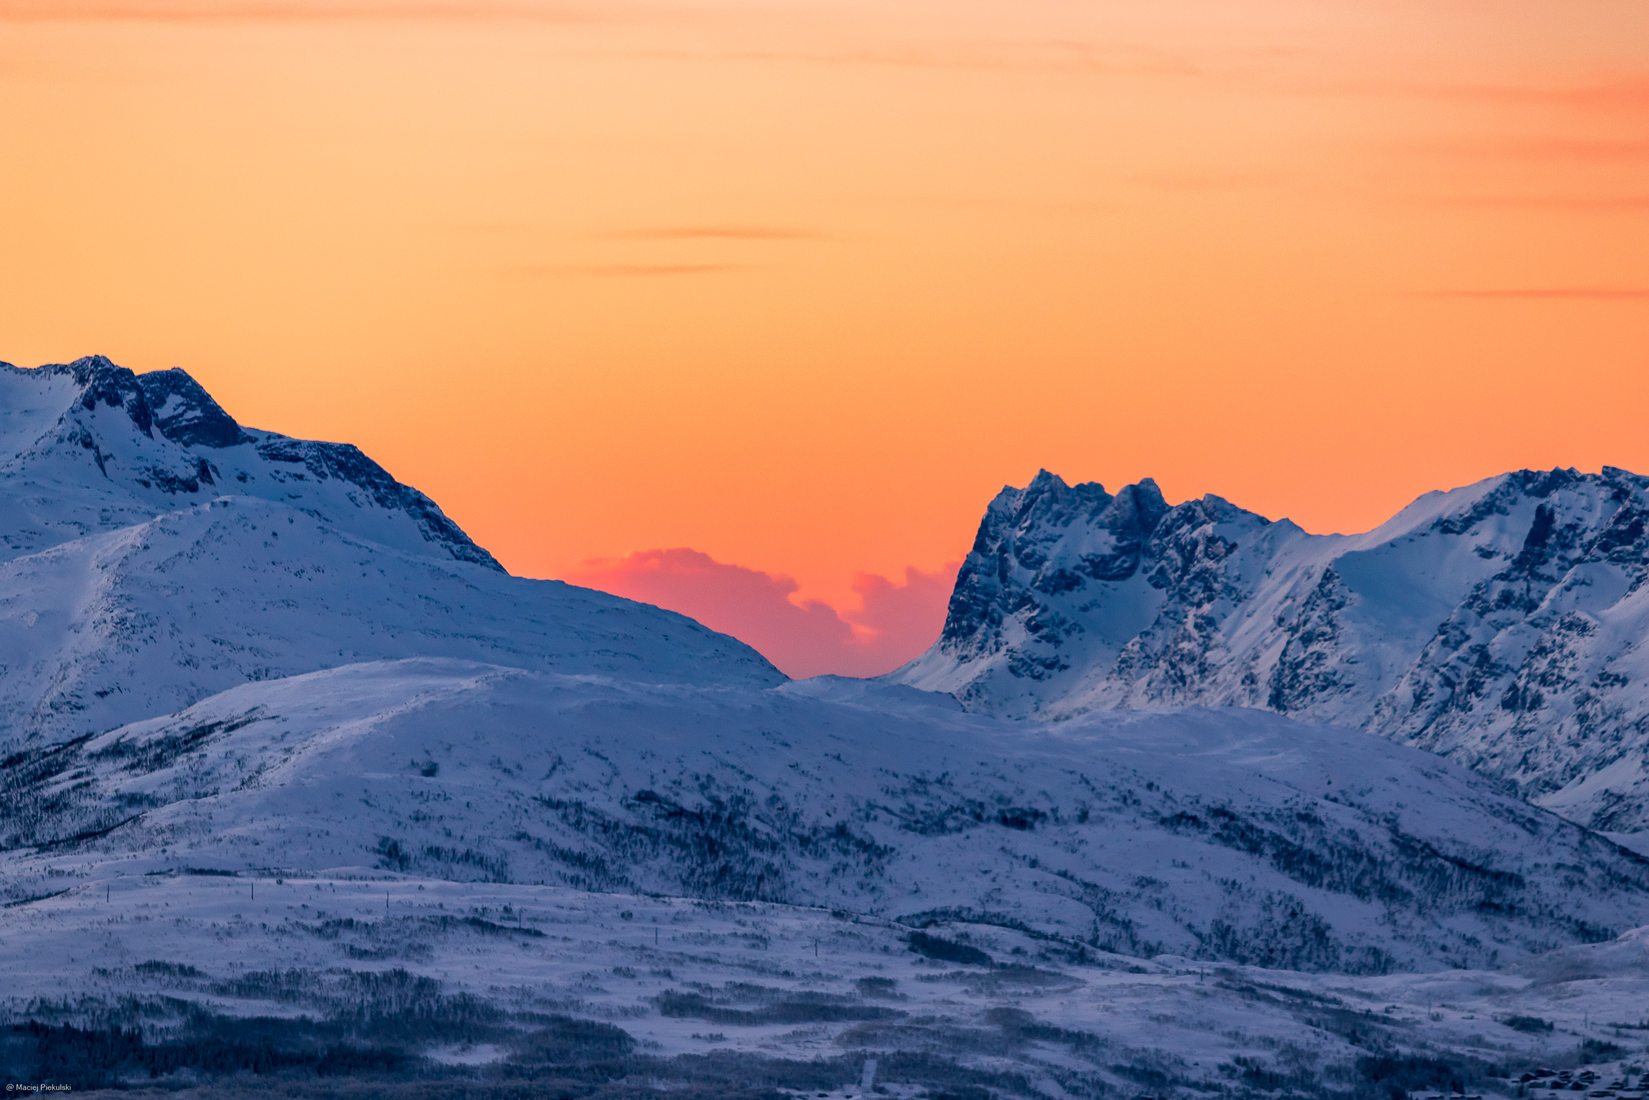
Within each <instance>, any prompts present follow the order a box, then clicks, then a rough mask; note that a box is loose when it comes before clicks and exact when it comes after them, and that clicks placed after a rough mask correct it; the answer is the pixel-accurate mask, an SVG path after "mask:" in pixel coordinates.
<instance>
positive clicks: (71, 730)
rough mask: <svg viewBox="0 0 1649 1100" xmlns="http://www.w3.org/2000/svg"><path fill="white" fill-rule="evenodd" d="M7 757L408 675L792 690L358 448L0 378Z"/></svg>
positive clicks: (68, 375) (85, 367)
mask: <svg viewBox="0 0 1649 1100" xmlns="http://www.w3.org/2000/svg"><path fill="white" fill-rule="evenodd" d="M0 517H3V519H0V541H3V542H4V543H5V544H6V545H8V546H9V547H10V549H9V551H7V554H6V556H5V557H4V558H0V749H3V748H4V747H5V746H8V745H16V744H20V743H23V742H29V741H38V740H41V739H45V740H51V739H55V738H60V737H70V736H78V735H81V734H85V733H91V732H98V731H101V730H105V729H108V728H110V727H112V726H116V725H121V724H124V723H126V722H130V721H133V720H135V719H139V718H145V717H149V716H152V715H156V714H165V713H170V712H171V711H174V710H176V709H178V708H179V707H182V706H186V705H187V704H189V703H191V702H194V701H195V700H197V699H201V698H203V697H205V696H207V695H211V694H214V693H216V692H219V691H222V690H224V689H225V688H229V687H232V686H234V685H235V684H239V683H244V682H246V681H249V680H264V679H271V678H276V677H282V676H290V675H293V674H295V673H301V672H310V671H314V670H317V669H324V668H330V667H332V666H335V665H340V664H349V663H352V662H356V661H363V660H377V659H392V658H401V657H412V656H432V657H454V658H465V659H470V660H479V661H493V662H499V663H504V664H511V665H516V666H518V667H523V668H535V669H552V668H553V669H556V670H559V671H563V672H603V673H619V674H624V675H629V676H634V677H637V678H641V679H649V678H651V679H679V678H683V677H687V678H691V679H694V680H696V681H700V682H712V681H738V682H750V683H757V684H771V683H777V682H779V681H780V680H782V679H783V677H781V676H780V675H779V673H778V672H776V671H775V670H774V669H773V668H772V667H771V666H770V665H769V664H768V663H767V662H766V661H765V660H763V659H762V658H761V657H760V656H758V655H757V654H756V653H755V652H754V651H753V650H751V649H749V648H748V647H746V646H744V645H743V644H742V643H739V642H736V641H734V640H733V639H731V638H728V637H725V636H723V635H720V634H716V633H714V632H712V631H710V630H708V629H706V628H705V627H703V626H700V625H699V624H698V623H696V622H694V621H693V620H691V619H688V618H685V617H684V616H680V615H676V614H673V613H670V612H665V611H661V610H659V609H658V608H654V607H649V606H647V605H645V604H638V603H633V602H631V601H628V600H621V599H618V598H616V597H612V596H607V595H604V594H602V593H598V592H593V591H590V590H587V589H581V588H575V587H572V586H569V585H565V584H561V583H559V582H554V581H535V580H526V579H522V578H517V577H512V576H510V575H508V574H507V573H505V572H504V571H503V570H502V569H501V568H499V567H498V565H497V563H496V562H495V561H494V560H493V558H492V556H491V555H490V554H488V553H487V552H486V551H485V550H482V549H481V548H480V547H478V546H476V545H475V544H474V543H473V542H471V541H470V539H469V537H468V536H467V535H465V534H464V533H463V531H461V530H459V528H458V527H457V526H456V525H455V524H453V523H452V522H451V521H450V520H448V519H447V518H446V517H445V516H444V515H442V513H441V511H440V509H439V508H437V507H436V506H435V505H434V503H433V502H431V501H430V500H429V499H428V498H427V497H425V496H424V495H423V494H421V493H419V492H418V491H417V490H415V489H411V488H408V487H407V486H404V485H401V484H400V483H399V482H396V481H395V480H394V479H393V478H391V477H390V476H389V475H388V474H387V473H385V472H384V471H383V470H382V469H381V468H380V467H378V466H377V465H375V464H374V463H373V462H371V460H369V459H367V458H366V457H365V456H364V455H362V454H361V453H360V452H359V451H358V450H356V449H355V448H353V447H349V446H344V445H338V444H330V443H310V442H305V441H300V440H292V439H287V438H286V437H284V436H277V435H273V434H270V433H267V432H251V431H248V430H246V429H242V428H240V427H239V426H238V425H236V424H235V422H234V421H233V420H232V419H230V418H229V416H228V415H227V414H226V413H224V412H223V411H222V410H221V409H219V408H218V406H217V405H216V403H215V402H213V401H212V399H211V398H210V397H209V396H207V395H206V393H205V392H204V391H203V390H201V389H200V387H199V386H197V385H196V384H195V383H194V382H193V381H192V380H190V379H189V378H188V376H187V375H184V374H183V373H182V372H181V371H163V372H159V373H158V374H145V375H133V374H131V372H129V371H126V370H123V369H121V368H118V367H114V366H112V365H111V364H109V363H108V362H107V361H105V360H102V359H83V360H79V361H77V362H75V363H73V364H70V365H68V366H62V367H43V368H40V369H38V370H34V371H29V370H18V369H16V368H7V369H5V370H0Z"/></svg>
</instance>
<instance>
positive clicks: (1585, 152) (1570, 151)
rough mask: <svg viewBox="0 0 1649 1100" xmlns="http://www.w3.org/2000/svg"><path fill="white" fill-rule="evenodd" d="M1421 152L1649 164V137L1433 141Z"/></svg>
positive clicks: (1579, 161)
mask: <svg viewBox="0 0 1649 1100" xmlns="http://www.w3.org/2000/svg"><path fill="white" fill-rule="evenodd" d="M1416 148H1417V149H1419V150H1421V151H1423V152H1427V153H1435V154H1440V155H1446V156H1464V157H1477V158H1483V159H1504V160H1533V161H1546V162H1551V163H1561V164H1598V165H1614V164H1636V163H1638V162H1640V161H1649V138H1642V139H1624V140H1622V139H1609V138H1572V137H1562V136H1540V137H1509V138H1487V139H1481V138H1480V139H1465V140H1460V141H1452V142H1432V143H1429V144H1427V145H1424V146H1416Z"/></svg>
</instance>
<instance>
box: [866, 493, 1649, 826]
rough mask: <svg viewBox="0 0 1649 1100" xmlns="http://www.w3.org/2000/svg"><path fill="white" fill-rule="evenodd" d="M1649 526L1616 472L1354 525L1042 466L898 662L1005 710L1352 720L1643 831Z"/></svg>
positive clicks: (1647, 511) (1595, 817)
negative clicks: (1173, 496)
mask: <svg viewBox="0 0 1649 1100" xmlns="http://www.w3.org/2000/svg"><path fill="white" fill-rule="evenodd" d="M1646 524H1649V479H1646V478H1643V477H1641V476H1639V475H1636V474H1633V473H1631V472H1629V471H1626V470H1624V469H1621V468H1618V467H1604V468H1603V469H1602V470H1601V471H1599V472H1598V473H1595V474H1593V473H1582V472H1580V471H1578V470H1574V469H1556V470H1549V471H1535V470H1529V471H1514V472H1512V473H1508V474H1503V475H1499V476H1497V477H1494V478H1488V479H1485V480H1483V481H1481V482H1477V483H1474V484H1472V485H1469V486H1463V487H1461V488H1458V489H1453V490H1448V491H1439V492H1433V493H1428V494H1426V495H1424V496H1422V497H1420V498H1418V499H1417V500H1415V501H1414V502H1413V503H1411V504H1410V505H1408V506H1407V507H1405V508H1404V509H1402V510H1400V511H1399V512H1398V513H1397V514H1395V515H1394V516H1393V517H1391V518H1390V519H1388V520H1387V521H1386V522H1385V523H1383V524H1381V525H1379V526H1377V527H1375V528H1373V529H1371V530H1369V531H1367V532H1363V533H1360V534H1354V535H1340V534H1334V535H1314V534H1310V533H1307V532H1306V531H1304V530H1303V529H1302V528H1300V527H1299V526H1298V525H1297V524H1294V523H1292V522H1290V521H1288V520H1271V519H1268V518H1266V517H1264V516H1260V515H1258V514H1256V513H1253V512H1249V511H1247V510H1245V509H1242V508H1240V507H1238V506H1236V505H1233V504H1231V503H1229V502H1227V501H1225V500H1223V499H1222V498H1219V497H1215V496H1205V497H1202V498H1197V499H1194V500H1190V501H1185V502H1183V503H1180V504H1177V505H1172V506H1170V505H1168V504H1167V503H1166V501H1164V500H1163V499H1162V497H1161V493H1160V491H1159V490H1157V489H1156V486H1155V484H1154V483H1152V482H1150V481H1146V482H1143V483H1140V484H1139V485H1134V486H1128V487H1125V488H1124V489H1122V490H1121V491H1119V492H1118V493H1116V494H1111V493H1108V492H1106V491H1105V490H1104V489H1103V487H1102V486H1099V485H1097V484H1092V483H1089V484H1079V485H1076V486H1070V485H1067V484H1066V483H1065V482H1064V481H1063V480H1061V479H1059V478H1057V477H1055V476H1054V475H1051V474H1047V473H1046V471H1044V472H1043V473H1041V474H1039V475H1038V476H1037V478H1035V479H1033V481H1032V482H1031V483H1030V484H1029V485H1028V486H1027V487H1026V488H1024V489H1014V488H1012V487H1008V488H1006V489H1004V491H1003V492H1002V493H1000V494H998V495H997V497H996V498H995V499H994V500H993V501H992V502H991V505H990V506H989V507H988V508H987V510H986V513H985V516H984V519H983V520H982V521H981V524H980V528H979V531H978V534H977V536H976V538H975V541H974V545H973V548H972V550H971V551H970V553H969V555H968V557H967V559H966V560H965V561H964V563H963V566H962V569H961V571H960V573H959V575H958V578H957V585H956V589H955V591H954V593H953V595H952V599H951V602H950V605H949V608H948V612H947V616H946V623H945V626H944V629H943V631H942V633H941V636H940V639H939V641H938V642H937V643H936V644H935V645H934V646H933V647H932V648H931V649H930V650H929V651H928V652H927V653H925V654H923V655H922V656H920V657H918V658H917V659H916V660H914V661H912V662H911V663H910V664H908V665H906V666H905V667H904V668H902V669H900V670H897V671H896V672H895V673H893V674H892V676H891V678H892V679H894V680H896V681H899V682H904V683H909V684H912V685H914V686H917V687H922V688H925V689H928V690H942V691H948V692H952V693H954V694H956V695H957V696H958V697H959V698H960V699H962V700H963V701H964V703H965V704H967V705H968V706H970V707H974V708H978V709H983V710H988V711H991V712H993V713H999V714H1008V715H1020V716H1042V717H1057V716H1059V715H1062V714H1072V713H1080V712H1082V711H1084V710H1087V709H1092V708H1104V707H1127V706H1152V705H1162V704H1167V705H1188V704H1200V705H1229V706H1244V707H1255V708H1259V709H1265V710H1272V711H1276V712H1278V713H1282V714H1290V715H1296V716H1300V717H1305V718H1308V719H1311V720H1315V721H1328V722H1335V723H1339V724H1345V725H1351V726H1355V727H1359V728H1363V729H1367V730H1369V731H1371V732H1376V733H1380V734H1382V735H1385V736H1389V737H1393V738H1395V739H1397V740H1400V741H1403V742H1405V743H1409V744H1416V745H1419V746H1421V747H1424V748H1428V749H1433V750H1435V751H1440V752H1444V753H1446V754H1448V755H1451V756H1454V757H1455V758H1457V759H1461V760H1463V761H1464V762H1466V763H1468V764H1470V765H1472V766H1474V767H1477V768H1479V769H1480V770H1483V771H1485V772H1487V773H1488V774H1490V775H1493V776H1496V777H1498V778H1502V779H1507V780H1509V781H1512V782H1514V783H1516V784H1517V785H1518V786H1519V787H1520V788H1521V789H1523V790H1524V791H1525V792H1526V793H1529V794H1531V795H1532V796H1534V797H1537V798H1541V799H1544V800H1546V802H1547V804H1551V805H1556V806H1561V807H1563V808H1564V810H1565V812H1567V813H1570V814H1572V815H1577V816H1578V817H1579V819H1581V820H1586V821H1590V822H1591V823H1593V824H1596V825H1599V826H1600V827H1608V828H1615V829H1631V828H1639V827H1646V826H1649V778H1646V776H1645V773H1644V767H1643V765H1642V763H1641V762H1642V760H1643V757H1644V750H1645V749H1646V748H1649V655H1645V654H1643V653H1642V652H1641V649H1640V647H1639V646H1638V645H1637V642H1636V639H1639V638H1642V637H1643V636H1645V634H1646V633H1649V594H1646V593H1649V587H1646V586H1649V538H1646V537H1645V530H1646ZM1640 666H1641V667H1640ZM1637 685H1641V686H1637ZM1634 754H1636V755H1634ZM1634 760H1635V761H1638V763H1637V764H1636V765H1634V763H1633V761H1634ZM1623 761H1624V763H1623ZM1611 768H1612V769H1614V771H1613V772H1612V773H1611V775H1612V778H1611V779H1610V780H1608V781H1607V782H1606V783H1604V784H1602V785H1601V786H1600V785H1599V784H1598V783H1597V782H1596V780H1595V776H1596V775H1597V774H1598V773H1599V772H1600V771H1603V770H1605V769H1611ZM1582 788H1584V791H1582ZM1577 792H1579V793H1577Z"/></svg>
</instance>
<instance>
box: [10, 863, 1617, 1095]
mask: <svg viewBox="0 0 1649 1100" xmlns="http://www.w3.org/2000/svg"><path fill="white" fill-rule="evenodd" d="M0 973H3V974H4V975H5V989H4V992H3V996H0V1011H3V1012H4V1014H5V1015H6V1016H8V1017H10V1018H11V1019H12V1020H18V1019H24V1018H26V1019H30V1020H34V1021H38V1022H39V1023H40V1024H44V1025H64V1024H67V1025H72V1026H73V1027H74V1028H76V1029H78V1030H77V1031H74V1032H70V1031H66V1030H56V1031H51V1030H46V1029H43V1028H40V1027H37V1028H36V1029H35V1030H36V1033H37V1034H34V1035H32V1037H31V1036H30V1035H28V1034H25V1033H15V1032H14V1033H13V1035H12V1037H11V1038H10V1040H9V1047H8V1049H7V1051H6V1057H7V1061H8V1062H9V1063H10V1064H11V1065H12V1066H14V1067H16V1066H19V1065H21V1064H23V1063H26V1062H27V1061H28V1060H29V1059H31V1058H43V1059H44V1060H45V1064H36V1065H33V1066H30V1067H28V1068H31V1069H33V1070H34V1071H35V1072H34V1073H30V1074H25V1076H24V1079H27V1080H41V1081H51V1080H54V1079H61V1078H62V1077H63V1076H65V1075H67V1076H68V1077H70V1078H73V1079H77V1080H78V1081H79V1083H80V1084H81V1085H82V1086H83V1087H85V1086H92V1085H96V1084H98V1083H99V1081H100V1080H102V1081H104V1082H106V1083H109V1084H113V1083H116V1082H120V1083H124V1084H126V1085H144V1084H149V1085H152V1086H154V1087H163V1088H165V1089H167V1090H168V1091H171V1090H175V1089H178V1088H179V1087H183V1086H187V1085H188V1083H189V1082H190V1081H191V1080H192V1079H194V1078H195V1077H197V1076H198V1075H200V1074H202V1073H206V1072H211V1073H213V1074H214V1076H213V1079H212V1084H211V1085H210V1088H209V1094H210V1095H225V1094H226V1093H225V1091H224V1090H226V1089H231V1090H232V1089H233V1088H235V1087H244V1088H245V1089H246V1090H247V1091H248V1093H250V1092H252V1091H258V1092H266V1091H268V1090H274V1091H276V1092H277V1093H278V1092H279V1091H280V1090H281V1089H283V1088H284V1089H286V1090H288V1091H290V1092H292V1093H293V1094H303V1095H310V1094H320V1095H347V1094H349V1093H350V1091H351V1090H366V1091H365V1092H362V1093H361V1094H363V1095H364V1094H371V1095H385V1094H393V1093H395V1092H397V1091H399V1090H401V1089H404V1090H406V1094H407V1095H420V1096H421V1095H425V1094H426V1093H425V1092H424V1091H422V1090H424V1089H425V1088H427V1087H432V1086H440V1087H441V1088H443V1089H447V1090H453V1091H461V1090H462V1089H466V1088H474V1089H477V1090H483V1091H489V1092H494V1093H495V1094H496V1092H497V1091H498V1090H503V1091H504V1092H506V1094H507V1093H508V1091H509V1090H511V1089H520V1090H523V1091H522V1094H523V1095H566V1096H641V1095H653V1094H655V1093H656V1094H657V1095H661V1096H662V1095H674V1096H679V1095H688V1096H703V1097H708V1096H743V1095H751V1096H756V1095H778V1096H814V1097H816V1096H821V1095H822V1096H829V1097H848V1096H857V1095H860V1094H861V1091H862V1089H861V1086H862V1084H863V1082H864V1080H865V1073H866V1063H867V1062H869V1061H871V1060H874V1061H875V1063H876V1064H875V1068H874V1071H873V1076H874V1081H873V1083H874V1085H875V1086H876V1088H877V1090H878V1091H877V1092H876V1095H884V1096H894V1097H897V1096H930V1097H931V1096H957V1097H965V1096H977V1097H985V1096H993V1095H995V1096H1001V1095H1006V1096H1043V1097H1059V1098H1065V1097H1090V1096H1112V1095H1115V1096H1128V1097H1134V1096H1141V1095H1145V1096H1170V1095H1172V1096H1200V1095H1221V1096H1242V1095H1286V1094H1294V1095H1301V1096H1389V1095H1392V1093H1391V1091H1390V1088H1391V1086H1392V1085H1394V1084H1396V1085H1401V1086H1403V1087H1406V1088H1410V1089H1413V1090H1424V1089H1425V1088H1426V1087H1428V1086H1435V1087H1444V1088H1446V1087H1450V1086H1452V1085H1453V1084H1454V1083H1456V1082H1458V1083H1459V1084H1461V1085H1462V1087H1464V1088H1466V1089H1467V1090H1468V1091H1470V1092H1474V1093H1478V1094H1481V1095H1484V1096H1513V1095H1520V1093H1519V1091H1518V1082H1517V1080H1516V1078H1517V1077H1519V1076H1520V1075H1521V1074H1523V1073H1526V1072H1530V1071H1532V1070H1535V1069H1537V1068H1542V1067H1544V1068H1549V1069H1552V1070H1554V1071H1557V1070H1574V1069H1578V1068H1580V1067H1582V1066H1584V1065H1590V1066H1592V1067H1593V1069H1594V1071H1595V1072H1597V1073H1598V1075H1599V1078H1600V1079H1605V1078H1608V1077H1610V1076H1611V1075H1613V1076H1614V1077H1619V1076H1621V1075H1623V1074H1625V1073H1627V1072H1628V1071H1629V1070H1631V1068H1632V1067H1633V1066H1634V1064H1637V1063H1644V1062H1649V1019H1646V1016H1649V932H1641V931H1640V932H1636V933H1631V934H1629V935H1627V936H1625V937H1623V938H1621V939H1619V940H1617V941H1614V942H1612V943H1607V944H1599V945H1592V946H1588V947H1580V948H1571V949H1567V950H1564V951H1561V952H1557V953H1554V954H1552V955H1549V956H1544V957H1540V958H1537V959H1533V960H1529V961H1527V962H1525V963H1522V964H1519V965H1517V966H1514V967H1511V968H1509V969H1506V970H1502V971H1496V972H1488V971H1445V972H1438V973H1432V974H1424V975H1412V974H1410V975H1395V976H1384V977H1365V978H1347V977H1343V976H1334V975H1307V974H1299V973H1292V972H1287V971H1275V970H1263V969H1258V968H1250V967H1240V966H1230V965H1223V964H1213V963H1206V962H1196V961H1192V960H1188V959H1184V958H1179V957H1172V956H1162V957H1158V958H1155V959H1148V960H1147V959H1135V958H1129V957H1124V956H1119V955H1112V954H1106V953H1102V952H1096V951H1094V950H1092V949H1088V948H1085V947H1083V946H1081V945H1079V944H1074V943H1071V942H1066V941H1061V940H1058V939H1051V938H1046V937H1037V936H1030V935H1025V934H1023V933H1019V932H1015V931H1011V930H1005V929H1002V928H999V927H985V926H977V925H966V924H950V925H944V926H938V927H932V928H928V929H926V930H916V929H912V928H907V927H903V926H900V925H897V924H894V923H890V922H880V921H869V920H865V919H862V918H855V917H852V916H850V915H848V914H846V913H841V912H837V913H832V912H828V911H822V910H816V909H808V908H798V907H788V906H777V905H767V904H749V903H744V904H740V903H725V902H707V901H702V900H696V899H679V898H649V897H637V896H631V895H619V894H593V893H583V892H579V891H575V890H570V889H565V888H560V887H550V886H502V885H490V884H462V883H453V882H443V881H438V880H423V879H414V878H404V877H389V878H351V879H338V878H286V879H279V880H277V879H274V878H263V877H250V876H245V875H242V876H227V875H189V874H177V875H152V876H138V877H135V878H120V879H114V880H105V881H102V882H98V881H86V882H80V883H77V884H75V885H74V886H72V887H69V888H67V889H66V890H65V891H64V892H63V893H61V894H57V895H55V896H53V897H49V898H44V899H40V900H37V901H33V902H29V903H25V904H17V905H13V906H11V907H9V908H7V909H5V910H3V911H0ZM138 1024H142V1025H143V1028H144V1032H145V1035H146V1036H148V1038H147V1039H146V1040H144V1041H143V1043H141V1044H138V1045H133V1044H131V1043H125V1044H123V1043H122V1042H120V1041H118V1040H117V1041H111V1040H109V1039H108V1035H109V1034H110V1032H109V1031H108V1030H107V1029H109V1028H110V1027H114V1028H131V1027H134V1026H136V1025H138ZM91 1034H97V1035H101V1036H102V1037H103V1039H102V1042H101V1044H99V1043H97V1042H95V1041H93V1040H92V1039H90V1038H88V1035H91ZM115 1034H123V1033H122V1032H118V1031H117V1032H115ZM238 1059H240V1060H244V1061H246V1063H247V1064H246V1065H245V1066H237V1064H236V1063H237V1060H238ZM279 1059H285V1060H286V1062H287V1063H288V1067H289V1068H288V1071H287V1072H284V1073H283V1072H281V1070H280V1069H279V1068H278V1067H277V1068H273V1069H272V1068H271V1067H270V1066H269V1064H268V1063H269V1062H270V1061H272V1060H279ZM260 1060H261V1061H260ZM71 1063H72V1064H71ZM329 1067H330V1069H331V1071H332V1072H333V1073H335V1074H340V1075H339V1076H331V1077H329V1076H328V1072H329ZM237 1069H238V1070H240V1072H239V1073H237V1072H236V1070H237ZM253 1070H257V1071H259V1072H258V1073H257V1075H254V1074H253V1072H252V1071H253ZM345 1070H347V1071H348V1072H347V1077H346V1076H343V1075H341V1074H343V1071H345ZM317 1074H318V1075H319V1076H318V1081H319V1083H317V1076H316V1075H317ZM54 1075H55V1076H54ZM151 1075H153V1076H151ZM1502 1075H1504V1076H1502ZM346 1079H347V1081H348V1082H349V1084H347V1085H346V1084H345V1083H344V1082H345V1080H346ZM1633 1079H1634V1080H1635V1077H1634V1078H1633ZM237 1082H240V1083H241V1084H240V1085H239V1086H237ZM228 1094H232V1092H231V1093H228ZM431 1094H432V1093H431ZM1417 1094H1419V1093H1417ZM1619 1094H1623V1095H1632V1093H1631V1092H1630V1091H1625V1090H1623V1091H1622V1093H1619Z"/></svg>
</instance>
